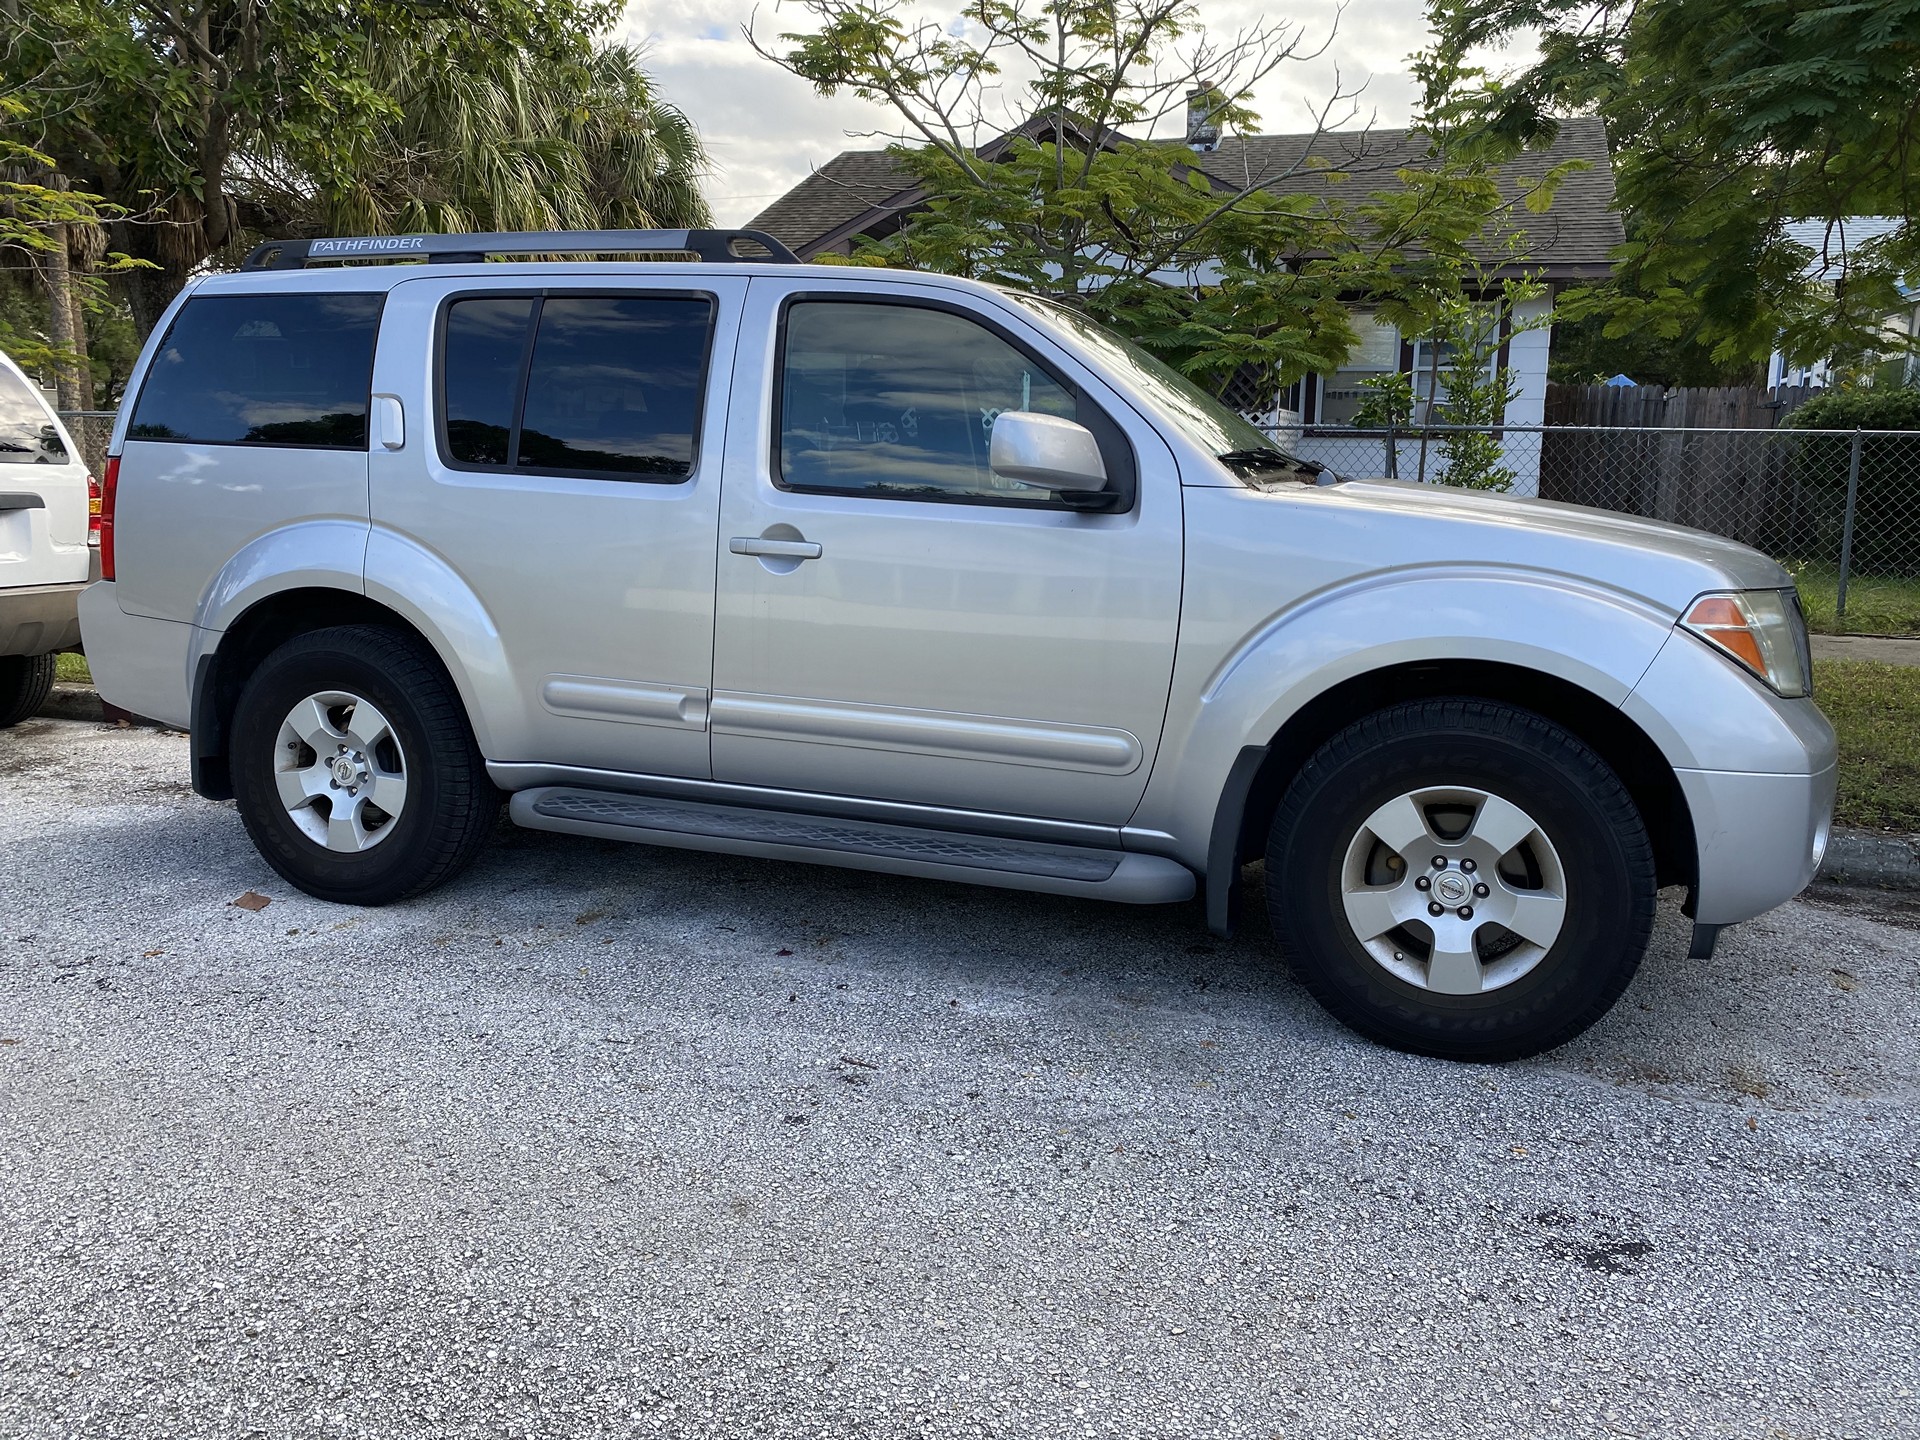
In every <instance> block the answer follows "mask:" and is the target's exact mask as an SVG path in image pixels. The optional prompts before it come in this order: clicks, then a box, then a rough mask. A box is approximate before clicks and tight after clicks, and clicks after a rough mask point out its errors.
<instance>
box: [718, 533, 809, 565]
mask: <svg viewBox="0 0 1920 1440" xmlns="http://www.w3.org/2000/svg"><path fill="white" fill-rule="evenodd" d="M727 549H729V550H731V551H732V552H733V553H734V554H736V555H778V556H780V557H782V558H783V559H787V560H818V559H819V558H820V545H819V542H818V541H815V540H768V539H766V538H765V537H763V536H759V535H736V536H734V537H733V539H731V540H729V541H728V542H727Z"/></svg>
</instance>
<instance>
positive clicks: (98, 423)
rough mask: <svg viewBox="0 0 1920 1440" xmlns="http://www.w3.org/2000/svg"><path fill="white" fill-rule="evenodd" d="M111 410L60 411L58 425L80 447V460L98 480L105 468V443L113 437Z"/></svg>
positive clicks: (114, 412) (112, 414) (114, 413)
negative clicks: (62, 427) (61, 426)
mask: <svg viewBox="0 0 1920 1440" xmlns="http://www.w3.org/2000/svg"><path fill="white" fill-rule="evenodd" d="M117 413H118V412H117V411H113V410H62V411H60V412H59V414H60V423H61V424H62V425H64V426H66V427H67V433H68V434H69V435H71V436H73V443H74V444H76V445H78V446H79V447H80V458H81V459H83V460H85V461H86V462H87V469H89V470H91V471H92V472H93V474H94V476H95V478H98V477H99V476H100V475H101V474H102V473H103V472H104V471H105V470H106V468H107V441H108V440H109V439H111V438H112V436H113V418H114V416H115V415H116V414H117Z"/></svg>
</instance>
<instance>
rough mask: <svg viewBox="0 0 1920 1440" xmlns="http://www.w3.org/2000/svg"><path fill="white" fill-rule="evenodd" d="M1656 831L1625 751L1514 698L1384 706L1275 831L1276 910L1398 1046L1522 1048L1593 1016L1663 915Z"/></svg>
mask: <svg viewBox="0 0 1920 1440" xmlns="http://www.w3.org/2000/svg"><path fill="white" fill-rule="evenodd" d="M1655 895H1656V889H1655V879H1654V863H1653V850H1652V846H1651V845H1650V844H1649V842H1648V839H1647V834H1646V829H1645V827H1644V825H1643V824H1642V823H1641V819H1640V815H1639V811H1638V810H1637V808H1636V807H1635V805H1634V803H1633V799H1632V797H1631V796H1630V795H1628V793H1627V791H1626V788H1625V787H1624V786H1623V785H1622V784H1621V783H1620V780H1619V777H1617V776H1616V775H1615V774H1614V773H1613V771H1612V770H1611V769H1609V768H1608V767H1607V765H1606V763H1605V762H1604V761H1602V760H1601V759H1600V757H1599V756H1598V755H1596V754H1595V753H1594V752H1593V751H1592V750H1591V749H1590V748H1589V747H1588V746H1587V745H1585V744H1584V743H1583V742H1582V741H1580V740H1579V739H1578V738H1577V737H1575V736H1574V735H1572V734H1571V733H1569V732H1568V731H1566V730H1564V729H1562V728H1561V727H1560V726H1558V725H1555V724H1553V723H1552V722H1550V721H1548V720H1546V719H1543V718H1542V717H1541V716H1538V715H1535V714H1532V713H1531V712H1529V711H1525V710H1521V709H1518V708H1515V707H1513V706H1508V705H1499V704H1493V703H1489V702H1484V701H1474V700H1426V701H1419V702H1414V703H1410V704H1406V705H1399V706H1395V707H1394V708H1392V709H1388V710H1383V711H1380V712H1379V713H1377V714H1374V715H1369V716H1367V717H1366V718H1365V719H1363V720H1361V721H1359V722H1357V723H1356V724H1354V725H1352V726H1350V727H1349V728H1347V729H1346V730H1344V731H1342V732H1341V733H1340V734H1338V735H1336V736H1334V737H1333V739H1331V740H1329V741H1328V742H1327V743H1326V744H1325V745H1323V746H1322V747H1321V748H1320V750H1319V751H1318V752H1316V753H1315V754H1314V755H1313V757H1312V758H1311V759H1309V760H1308V761H1307V763H1306V765H1305V766H1303V767H1302V769H1301V771H1300V773H1299V775H1298V776H1297V777H1295V779H1294V782H1293V784H1292V786H1291V787H1290V788H1289V789H1288V791H1287V794H1286V797H1285V799H1284V800H1283V801H1282V802H1281V805H1280V810H1279V813H1278V814H1277V815H1276V817H1275V819H1274V823H1273V830H1272V834H1271V836H1270V839H1269V842H1268V846H1267V897H1268V900H1267V903H1268V906H1269V909H1270V912H1271V915H1272V920H1273V927H1274V930H1275V932H1276V933H1277V934H1278V936H1279V937H1280V940H1281V943H1282V945H1283V946H1284V947H1285V948H1286V951H1287V954H1288V956H1289V958H1290V959H1291V961H1292V963H1293V968H1294V972H1295V974H1296V975H1298V977H1299V978H1300V980H1301V981H1302V983H1304V984H1305V985H1306V986H1307V988H1308V989H1309V990H1311V991H1312V992H1313V994H1314V995H1315V997H1317V998H1318V999H1319V1000H1320V1002H1321V1003H1322V1004H1323V1005H1325V1006H1326V1007H1327V1009H1328V1010H1330V1011H1332V1012H1333V1014H1334V1015H1336V1016H1337V1017H1339V1018H1340V1019H1341V1020H1343V1021H1345V1022H1346V1023H1347V1024H1348V1025H1350V1026H1352V1027H1353V1028H1354V1029H1355V1030H1358V1031H1360V1032H1361V1033H1362V1034H1364V1035H1368V1036H1371V1037H1372V1038H1374V1039H1376V1040H1379V1041H1382V1042H1384V1043H1385V1044H1388V1045H1392V1046H1394V1047H1396V1048H1398V1049H1402V1050H1412V1051H1415V1052H1418V1053H1420V1054H1425V1055H1438V1056H1443V1057H1446V1058H1449V1059H1459V1060H1510V1059H1516V1058H1519V1057H1521V1056H1525V1055H1532V1054H1537V1053H1538V1052H1540V1051H1542V1050H1547V1049H1550V1048H1552V1047H1553V1046H1555V1045H1559V1044H1561V1043H1563V1042H1565V1041H1567V1040H1570V1039H1572V1038H1573V1037H1574V1036H1575V1035H1578V1034H1579V1033H1580V1032H1581V1031H1582V1030H1585V1029H1586V1028H1587V1027H1588V1026H1589V1025H1591V1024H1592V1023H1593V1022H1594V1021H1595V1020H1597V1019H1599V1018H1600V1016H1602V1015H1604V1014H1605V1013H1606V1012H1607V1010H1608V1009H1609V1008H1610V1007H1611V1006H1612V1005H1613V1003H1614V1001H1615V1000H1617V999H1618V998H1619V997H1620V994H1621V992H1622V991H1624V990H1625V989H1626V987H1627V984H1628V982H1629V981H1631V980H1632V979H1633V975H1634V972H1635V970H1636V969H1638V967H1639V964H1640V959H1641V956H1642V955H1643V954H1644V953H1645V951H1646V946H1647V940H1648V937H1649V935H1650V934H1651V933H1652V928H1653V911H1654V900H1655Z"/></svg>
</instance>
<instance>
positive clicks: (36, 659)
mask: <svg viewBox="0 0 1920 1440" xmlns="http://www.w3.org/2000/svg"><path fill="white" fill-rule="evenodd" d="M54 664H55V660H54V657H53V656H51V655H0V730H4V729H6V728H7V727H8V726H9V725H18V724H19V723H20V722H21V721H22V720H26V719H30V718H31V717H33V716H35V715H38V714H39V713H40V707H41V706H42V705H44V704H46V703H47V696H49V695H51V694H52V693H53V668H54Z"/></svg>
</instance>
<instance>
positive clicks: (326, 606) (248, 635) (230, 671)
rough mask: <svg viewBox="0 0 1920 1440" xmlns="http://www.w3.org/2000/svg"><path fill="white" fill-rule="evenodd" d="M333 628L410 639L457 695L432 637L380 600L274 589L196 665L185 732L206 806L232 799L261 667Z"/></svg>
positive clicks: (324, 589) (333, 591) (322, 590)
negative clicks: (368, 629) (238, 721)
mask: <svg viewBox="0 0 1920 1440" xmlns="http://www.w3.org/2000/svg"><path fill="white" fill-rule="evenodd" d="M338 625H378V626H381V627H383V628H385V629H390V630H398V631H401V632H403V633H405V634H407V635H409V636H411V637H412V638H414V639H415V640H417V641H419V642H420V644H421V646H422V648H423V649H424V650H425V651H426V652H427V653H428V654H430V655H432V656H433V657H434V660H435V662H436V663H437V664H439V666H440V668H441V669H442V670H443V671H445V672H446V673H447V675H448V678H449V680H451V681H452V682H453V683H454V686H455V689H456V690H459V688H460V686H459V676H458V675H456V674H454V673H453V671H452V670H451V668H450V667H449V666H448V665H447V663H446V659H445V657H444V656H443V655H442V654H441V653H440V649H439V647H438V646H437V645H435V644H434V642H433V639H432V637H431V636H429V635H427V634H425V633H424V632H422V631H421V629H420V628H419V627H418V626H417V625H415V624H413V623H412V622H411V621H409V620H408V619H407V618H406V617H405V616H403V615H401V614H400V613H399V612H398V611H396V610H393V609H390V608H389V607H387V606H386V605H383V604H381V603H380V602H379V601H378V600H373V599H370V598H368V597H367V596H365V595H362V594H359V593H357V592H355V591H352V590H342V589H338V588H334V587H330V586H303V587H299V588H295V589H290V590H278V591H275V592H273V593H272V594H270V595H266V596H264V597H262V598H261V599H259V600H257V601H255V602H254V603H253V604H252V605H250V606H248V607H247V609H245V610H244V611H242V612H241V613H240V614H239V615H237V616H235V617H234V619H233V622H232V623H231V624H230V625H229V626H228V627H227V628H226V630H225V631H224V632H222V633H220V634H219V635H218V636H217V637H216V638H217V642H218V643H217V644H215V645H212V646H209V647H208V648H206V649H204V650H203V651H202V652H201V653H200V655H199V657H198V659H197V660H196V661H195V663H194V672H193V690H192V695H191V700H192V707H193V708H192V722H191V726H190V732H191V735H192V766H193V788H194V790H195V792H196V793H198V794H200V795H203V796H205V797H206V798H207V799H209V800H231V799H232V798H233V776H232V771H231V767H230V764H229V759H228V736H229V735H230V733H231V731H232V728H233V713H234V708H235V706H236V705H238V704H239V700H240V692H241V691H242V690H243V689H244V688H245V687H246V682H247V679H248V677H249V676H251V675H252V674H253V672H254V671H255V670H256V669H257V668H258V667H259V665H260V662H262V661H263V660H265V659H266V658H267V656H269V655H271V654H272V653H273V652H274V651H275V650H277V649H278V648H279V647H280V646H282V645H284V644H286V642H287V641H289V640H291V639H293V638H294V637H295V636H298V635H304V634H307V633H308V632H310V631H314V630H327V629H332V628H333V627H334V626H338ZM462 698H463V700H464V698H465V697H464V696H463V697H462ZM469 715H471V710H470V709H469Z"/></svg>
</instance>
